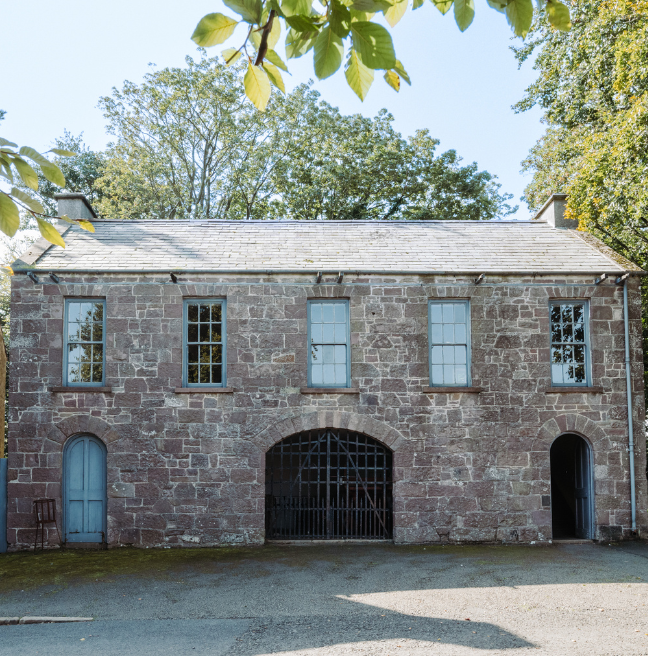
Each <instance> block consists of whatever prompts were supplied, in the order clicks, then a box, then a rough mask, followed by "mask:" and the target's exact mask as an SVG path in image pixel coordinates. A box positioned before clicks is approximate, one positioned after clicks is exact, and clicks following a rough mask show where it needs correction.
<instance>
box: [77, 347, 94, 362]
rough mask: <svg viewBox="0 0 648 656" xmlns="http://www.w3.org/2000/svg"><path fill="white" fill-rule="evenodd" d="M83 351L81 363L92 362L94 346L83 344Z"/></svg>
mask: <svg viewBox="0 0 648 656" xmlns="http://www.w3.org/2000/svg"><path fill="white" fill-rule="evenodd" d="M79 348H80V349H81V358H80V359H81V362H92V346H91V345H90V344H82V345H81V346H80V347H79Z"/></svg>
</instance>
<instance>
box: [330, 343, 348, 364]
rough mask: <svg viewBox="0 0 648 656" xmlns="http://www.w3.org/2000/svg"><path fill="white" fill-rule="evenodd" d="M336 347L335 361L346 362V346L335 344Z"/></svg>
mask: <svg viewBox="0 0 648 656" xmlns="http://www.w3.org/2000/svg"><path fill="white" fill-rule="evenodd" d="M333 348H334V349H335V362H336V363H338V364H340V363H346V346H334V347H333Z"/></svg>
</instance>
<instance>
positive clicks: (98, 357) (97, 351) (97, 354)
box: [92, 344, 103, 362]
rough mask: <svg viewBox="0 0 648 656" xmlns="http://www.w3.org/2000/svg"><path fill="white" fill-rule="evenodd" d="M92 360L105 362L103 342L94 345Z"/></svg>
mask: <svg viewBox="0 0 648 656" xmlns="http://www.w3.org/2000/svg"><path fill="white" fill-rule="evenodd" d="M92 361H93V362H103V346H102V345H101V344H95V345H94V346H93V347H92Z"/></svg>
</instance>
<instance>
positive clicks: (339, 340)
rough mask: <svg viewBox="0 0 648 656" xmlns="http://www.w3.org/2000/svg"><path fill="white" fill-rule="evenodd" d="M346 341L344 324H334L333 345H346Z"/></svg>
mask: <svg viewBox="0 0 648 656" xmlns="http://www.w3.org/2000/svg"><path fill="white" fill-rule="evenodd" d="M346 341H347V326H346V324H345V323H336V324H335V339H334V343H335V344H346Z"/></svg>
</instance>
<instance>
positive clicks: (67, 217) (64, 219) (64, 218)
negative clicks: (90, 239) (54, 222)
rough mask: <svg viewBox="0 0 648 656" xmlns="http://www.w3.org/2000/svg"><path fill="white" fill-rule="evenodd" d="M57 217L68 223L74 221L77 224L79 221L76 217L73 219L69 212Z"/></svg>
mask: <svg viewBox="0 0 648 656" xmlns="http://www.w3.org/2000/svg"><path fill="white" fill-rule="evenodd" d="M56 218H57V219H59V220H60V221H65V222H66V223H72V224H73V225H76V224H77V223H78V221H76V220H75V219H71V218H70V217H69V216H68V215H67V214H64V215H63V216H57V217H56ZM93 232H94V231H93Z"/></svg>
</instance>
